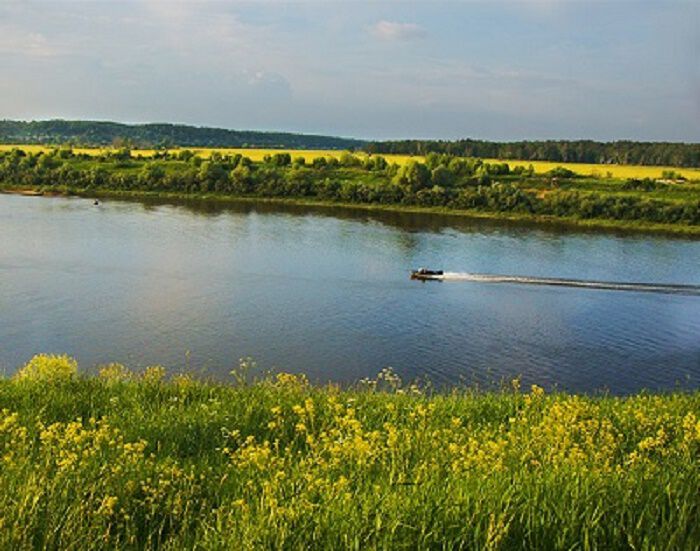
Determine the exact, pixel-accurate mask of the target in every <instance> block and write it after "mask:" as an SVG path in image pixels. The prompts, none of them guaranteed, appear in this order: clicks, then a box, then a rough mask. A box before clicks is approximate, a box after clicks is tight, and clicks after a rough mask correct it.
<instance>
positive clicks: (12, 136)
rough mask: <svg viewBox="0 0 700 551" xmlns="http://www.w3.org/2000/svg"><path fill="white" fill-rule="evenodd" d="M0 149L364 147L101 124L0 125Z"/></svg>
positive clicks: (307, 138)
mask: <svg viewBox="0 0 700 551" xmlns="http://www.w3.org/2000/svg"><path fill="white" fill-rule="evenodd" d="M0 143H5V144H70V145H73V146H86V147H90V146H105V145H118V146H122V145H129V146H132V147H146V148H150V147H155V148H164V147H173V146H184V147H264V148H290V149H355V148H359V147H362V146H363V145H364V143H365V142H363V141H361V140H353V139H346V138H337V137H331V136H314V135H307V134H292V133H288V132H256V131H247V130H225V129H223V128H206V127H197V126H187V125H184V124H121V123H116V122H101V121H65V120H51V121H31V122H24V121H10V120H0Z"/></svg>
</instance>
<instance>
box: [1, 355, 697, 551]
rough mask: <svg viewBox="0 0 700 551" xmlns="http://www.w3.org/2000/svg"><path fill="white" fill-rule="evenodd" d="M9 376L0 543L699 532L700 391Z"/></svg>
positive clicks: (670, 540)
mask: <svg viewBox="0 0 700 551" xmlns="http://www.w3.org/2000/svg"><path fill="white" fill-rule="evenodd" d="M250 367H251V364H250V363H249V362H244V363H243V364H242V365H241V367H240V368H239V369H237V370H235V371H234V372H233V373H232V375H231V382H230V384H224V383H211V382H210V383H207V382H198V381H196V380H193V379H192V378H190V377H188V376H185V375H181V376H174V377H171V378H164V377H165V371H164V370H163V369H162V368H159V367H152V368H148V369H146V370H145V371H144V372H142V373H140V374H134V373H131V372H129V371H128V370H126V368H124V367H123V366H120V365H116V364H112V365H109V366H104V367H103V368H102V369H101V371H100V373H99V375H98V376H94V377H87V376H84V375H78V374H77V373H76V368H77V366H76V364H75V362H73V361H72V360H70V359H69V358H67V357H57V356H37V357H35V358H33V359H32V360H31V361H30V362H29V363H28V364H27V365H26V366H25V367H23V368H22V369H21V370H20V371H19V372H18V374H17V375H15V376H14V377H13V378H10V379H1V380H0V411H1V413H0V466H1V468H0V490H1V492H0V527H1V529H0V547H2V548H3V549H76V548H80V549H112V548H156V547H158V548H165V549H183V548H198V549H253V548H256V549H257V548H267V549H310V548H316V549H319V548H323V549H380V548H381V549H386V548H411V549H438V548H439V549H696V548H697V542H698V541H700V510H699V508H698V507H699V502H698V487H699V484H700V468H699V467H700V463H698V459H699V457H700V455H699V454H700V420H699V419H700V394H699V393H697V392H692V393H681V392H675V393H671V394H663V395H653V394H640V395H635V396H630V397H626V398H615V397H605V396H603V397H586V396H577V395H569V394H563V393H558V394H552V395H549V394H547V393H545V392H544V391H543V390H542V389H541V388H539V387H532V388H531V389H526V390H524V391H521V390H520V389H519V385H518V382H517V381H515V382H513V384H512V385H508V387H507V388H505V387H504V388H503V389H502V390H500V391H493V392H480V391H476V390H469V389H455V390H453V391H451V392H445V393H440V394H430V393H428V394H426V393H425V391H424V390H422V389H421V388H420V387H418V386H416V385H404V384H402V383H401V381H400V380H399V378H398V377H397V376H396V375H395V374H394V373H392V372H390V371H385V372H383V373H381V374H380V375H379V376H378V377H377V378H376V379H374V380H371V381H364V382H363V383H360V384H358V386H357V387H356V388H353V389H344V390H343V389H341V388H338V387H336V386H332V385H331V386H324V387H314V386H311V385H309V384H308V383H307V382H306V380H305V378H304V377H303V376H299V375H290V374H279V375H276V376H272V375H270V376H266V377H259V378H258V379H254V377H253V376H252V372H251V370H250V369H249V368H250Z"/></svg>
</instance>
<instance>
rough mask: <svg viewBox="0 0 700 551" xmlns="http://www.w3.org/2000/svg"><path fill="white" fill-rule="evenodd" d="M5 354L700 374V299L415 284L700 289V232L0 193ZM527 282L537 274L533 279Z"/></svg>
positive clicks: (608, 376)
mask: <svg viewBox="0 0 700 551" xmlns="http://www.w3.org/2000/svg"><path fill="white" fill-rule="evenodd" d="M0 236H1V237H0V240H1V241H0V243H1V246H0V365H2V366H3V367H4V368H5V369H6V370H7V371H9V372H11V371H12V370H13V369H14V368H15V367H17V366H18V365H20V364H21V363H22V362H24V361H26V359H27V358H29V357H30V356H31V355H32V354H34V353H36V352H39V351H54V352H67V353H69V354H72V355H74V356H76V357H77V358H78V359H79V360H80V361H81V364H82V365H84V366H91V365H95V364H98V363H100V362H107V361H122V362H124V363H126V364H129V365H136V366H145V365H148V364H151V363H162V364H164V365H167V366H170V367H173V368H175V369H193V370H198V371H204V372H205V373H207V374H210V375H213V376H216V377H226V376H227V373H228V371H229V369H230V368H231V367H232V366H233V365H234V364H235V363H237V359H238V358H240V357H242V356H253V357H254V358H255V359H257V361H258V363H259V364H260V365H262V366H263V368H274V367H279V368H282V369H285V370H290V371H304V372H306V373H308V374H309V375H310V376H311V377H312V378H313V379H315V380H318V381H325V380H336V381H355V380H357V379H359V378H361V377H365V376H372V375H374V374H376V373H377V372H378V371H379V370H381V369H382V368H383V367H386V366H392V367H394V368H395V369H396V370H397V371H398V372H399V373H400V374H401V375H402V376H403V377H404V378H408V379H410V378H413V377H418V376H427V377H429V378H430V379H431V380H432V381H433V382H434V383H436V384H439V385H440V384H455V383H459V382H467V383H479V384H482V385H483V384H488V383H492V382H494V381H498V380H500V379H510V378H512V377H514V376H516V375H523V379H524V382H525V383H526V384H529V383H532V382H537V383H540V384H546V385H558V386H559V387H561V388H566V389H570V390H579V391H592V390H597V389H601V388H607V389H610V390H611V391H613V392H616V393H625V392H632V391H635V390H638V389H640V388H643V387H646V388H654V389H660V388H673V387H674V386H676V385H683V386H692V387H696V386H698V377H699V376H700V297H696V296H682V295H669V294H656V293H640V292H637V290H634V289H632V290H629V291H628V292H619V291H615V290H611V289H607V288H606V289H596V290H593V289H580V288H575V287H574V288H570V287H566V286H550V285H522V284H512V283H514V282H508V284H498V285H494V284H493V283H489V282H483V281H482V282H479V281H471V282H469V284H466V283H465V284H463V285H462V284H456V282H455V283H449V282H444V283H439V282H427V283H425V284H423V283H421V282H417V281H410V280H409V278H408V273H409V270H410V269H413V268H416V267H418V266H422V265H425V266H430V267H435V268H443V269H445V270H450V271H454V272H469V273H470V274H474V273H480V274H505V275H514V274H518V275H526V276H529V277H532V278H535V279H542V278H557V279H563V280H595V281H598V282H641V283H643V284H644V283H651V284H661V285H678V284H683V285H696V286H697V285H700V273H698V269H697V266H698V260H700V243H699V242H698V241H693V240H688V239H668V238H664V237H653V236H651V237H650V236H640V235H624V234H610V233H597V232H564V231H543V230H542V229H539V228H533V227H529V226H523V225H505V226H504V225H499V224H494V223H491V222H481V221H478V222H475V221H468V220H464V219H460V218H455V217H443V216H426V215H412V214H388V213H376V214H367V213H362V212H358V211H348V210H344V209H330V210H328V209H323V210H318V209H316V210H313V209H312V210H309V209H304V208H299V207H284V208H283V207H279V206H271V205H264V204H263V205H259V204H258V205H254V206H253V205H251V204H232V205H229V206H227V207H224V208H222V207H220V206H215V205H212V204H211V203H202V202H193V203H188V204H186V205H169V204H160V203H157V202H156V203H149V204H143V203H138V202H121V201H106V202H105V203H104V204H103V205H102V206H100V207H94V206H92V202H91V201H88V200H84V199H64V198H27V197H13V196H0ZM517 283H523V282H517Z"/></svg>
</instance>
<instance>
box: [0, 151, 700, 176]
mask: <svg viewBox="0 0 700 551" xmlns="http://www.w3.org/2000/svg"><path fill="white" fill-rule="evenodd" d="M13 149H21V150H23V151H26V152H28V153H39V152H45V153H47V152H50V151H52V150H53V149H55V148H54V147H51V146H47V145H27V144H17V145H9V144H0V151H12V150H13ZM189 149H190V151H193V152H194V153H196V154H197V155H199V156H201V157H202V158H205V159H206V158H209V157H211V155H212V153H215V152H217V153H220V154H221V155H236V154H240V155H244V156H245V157H248V158H249V159H250V160H252V161H256V162H258V161H262V160H263V158H264V157H265V156H266V155H275V154H276V153H289V154H290V155H292V157H295V158H296V157H303V158H304V159H305V160H306V162H311V161H312V160H313V159H315V158H316V157H334V158H336V159H339V158H340V157H341V156H342V155H343V153H344V152H343V151H339V150H333V149H313V150H312V149H296V150H295V149H261V148H223V147H218V148H206V147H195V148H189ZM110 150H111V149H110V148H98V147H94V148H74V149H73V151H75V153H78V154H80V153H84V154H87V155H91V156H98V155H102V154H103V153H105V152H108V151H110ZM168 151H170V152H171V153H176V152H177V151H179V149H169V150H168ZM157 152H158V151H157V150H155V149H135V150H133V151H132V154H133V155H134V156H135V157H145V158H148V157H152V156H153V155H155V154H156V153H157ZM355 155H356V156H358V157H360V158H364V157H366V156H367V155H366V153H363V152H361V151H357V152H355ZM382 157H384V158H385V159H386V160H387V161H388V162H389V163H396V164H398V165H401V166H403V165H405V164H406V163H408V162H410V161H419V162H423V161H424V160H425V157H423V156H421V155H413V156H412V155H393V154H382ZM484 162H486V163H503V162H507V163H508V164H509V165H510V166H511V167H512V168H515V167H524V168H528V167H529V166H530V165H532V167H533V168H534V170H535V173H537V174H544V173H546V172H549V171H550V170H553V169H555V168H557V167H564V168H567V169H569V170H572V171H574V172H575V173H576V174H580V175H582V176H592V177H596V178H606V177H611V178H660V177H661V176H662V174H663V173H664V172H668V171H673V172H675V173H676V174H678V175H680V176H682V177H683V178H686V179H688V180H700V169H698V168H682V167H680V168H679V167H672V166H641V165H615V164H610V165H601V164H592V163H560V162H550V161H519V160H512V159H511V160H503V159H484Z"/></svg>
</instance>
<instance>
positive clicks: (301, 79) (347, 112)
mask: <svg viewBox="0 0 700 551" xmlns="http://www.w3.org/2000/svg"><path fill="white" fill-rule="evenodd" d="M0 75H1V76H0V118H13V119H14V118H21V119H39V118H41V119H43V118H54V117H61V118H79V119H105V120H119V121H125V122H154V121H165V122H183V123H190V124H197V125H210V126H220V127H226V128H239V129H243V128H245V129H263V130H289V131H300V132H312V133H324V134H334V135H342V136H356V137H364V138H409V137H414V138H444V139H452V138H461V137H474V138H483V139H497V140H503V139H541V138H572V139H575V138H591V139H600V140H612V139H638V140H670V141H679V140H683V141H695V142H697V141H700V2H676V1H673V0H662V1H658V2H657V1H635V0H626V1H625V0H619V1H615V2H597V1H588V2H570V1H563V0H534V1H520V2H497V1H489V2H466V1H453V2H437V1H425V2H398V1H386V2H353V1H345V2H340V1H332V0H326V1H325V2H277V1H269V0H268V1H258V2H204V1H198V2H195V1H190V2H172V1H170V2H168V1H159V0H141V1H131V2H128V1H127V2H123V1H120V2H117V1H113V2H112V1H108V0H103V1H91V2H72V1H61V0H54V1H44V2H36V1H32V0H2V1H1V2H0Z"/></svg>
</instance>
